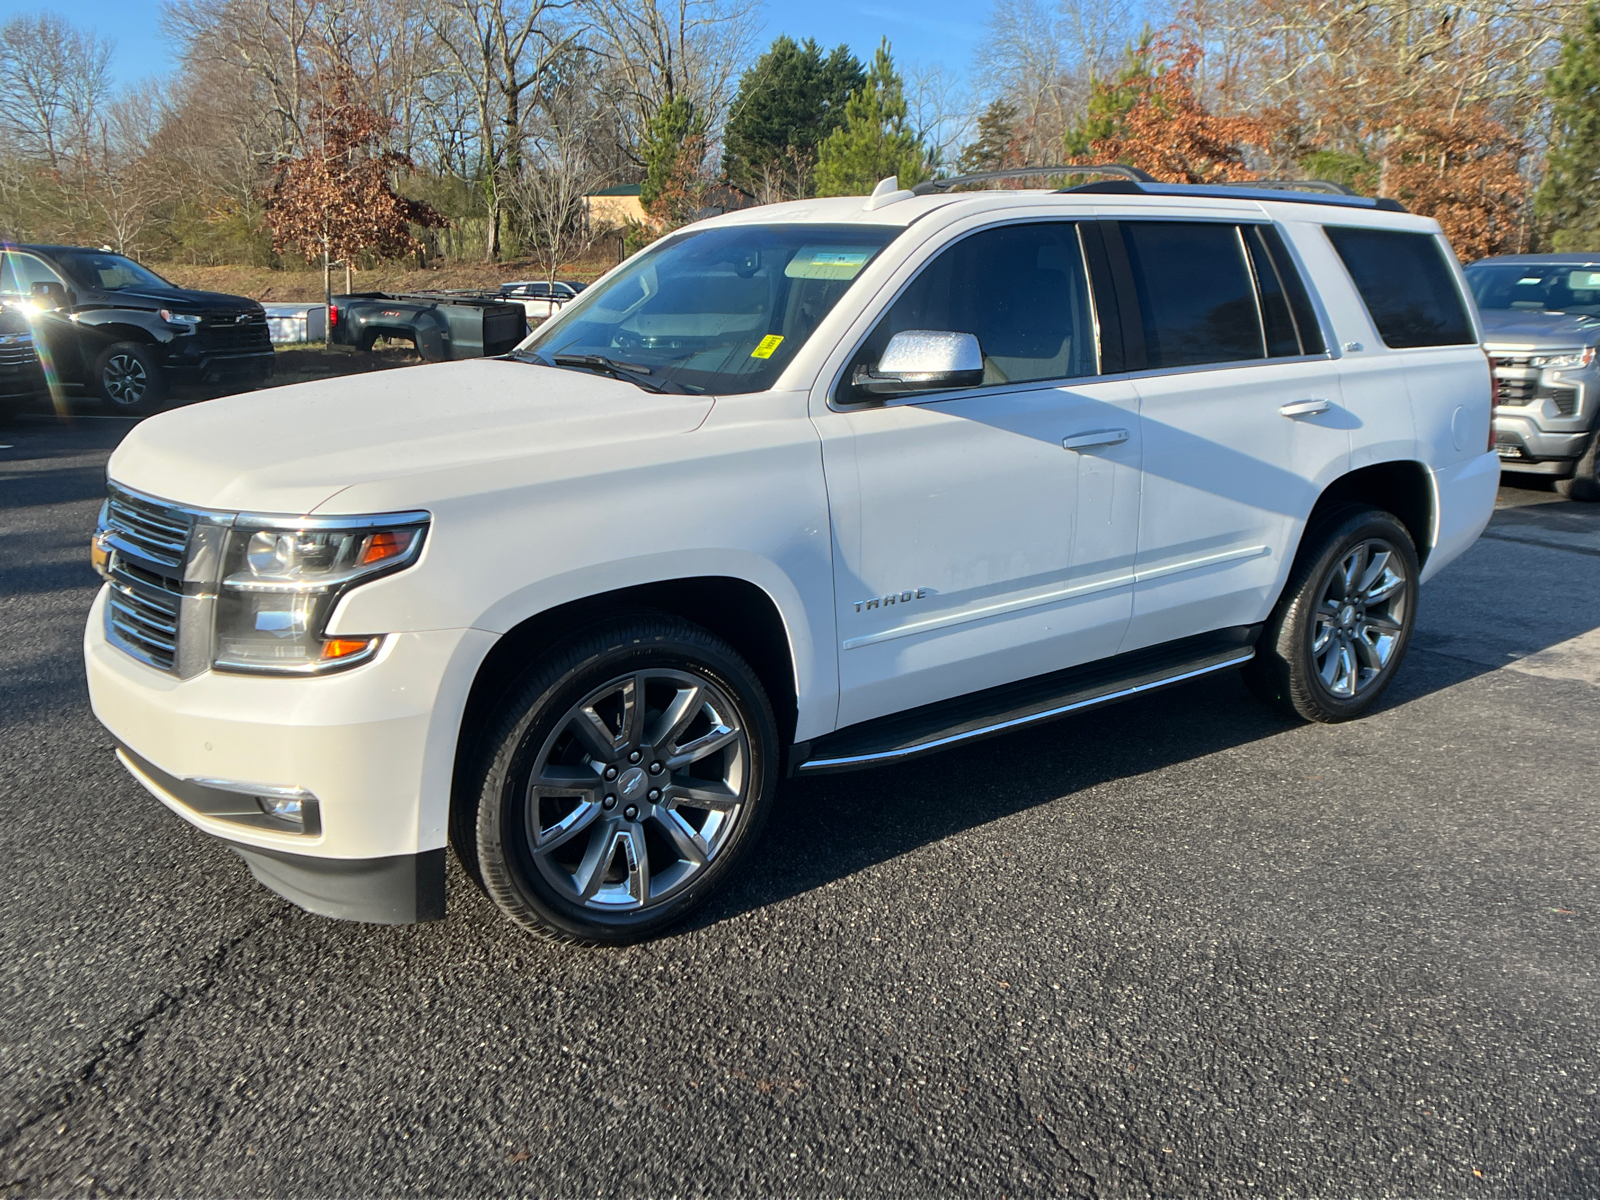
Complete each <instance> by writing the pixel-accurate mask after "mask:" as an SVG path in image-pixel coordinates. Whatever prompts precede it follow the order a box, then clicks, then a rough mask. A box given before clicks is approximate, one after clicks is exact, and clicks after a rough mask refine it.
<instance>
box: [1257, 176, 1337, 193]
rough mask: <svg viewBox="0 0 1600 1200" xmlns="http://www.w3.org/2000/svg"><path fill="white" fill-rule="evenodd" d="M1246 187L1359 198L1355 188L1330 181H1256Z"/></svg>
mask: <svg viewBox="0 0 1600 1200" xmlns="http://www.w3.org/2000/svg"><path fill="white" fill-rule="evenodd" d="M1245 186H1248V187H1258V188H1272V189H1273V190H1274V191H1284V192H1331V193H1332V194H1333V195H1335V196H1359V195H1360V194H1361V193H1360V192H1358V191H1356V190H1355V188H1352V187H1346V186H1345V185H1344V184H1342V183H1335V182H1334V181H1333V180H1331V179H1256V180H1253V181H1252V182H1250V183H1249V184H1247V185H1245Z"/></svg>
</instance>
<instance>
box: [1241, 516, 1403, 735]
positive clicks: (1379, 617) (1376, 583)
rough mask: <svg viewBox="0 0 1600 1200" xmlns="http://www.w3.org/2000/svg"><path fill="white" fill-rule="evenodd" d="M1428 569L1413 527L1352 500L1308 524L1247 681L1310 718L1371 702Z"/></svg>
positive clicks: (1390, 667)
mask: <svg viewBox="0 0 1600 1200" xmlns="http://www.w3.org/2000/svg"><path fill="white" fill-rule="evenodd" d="M1420 574H1421V572H1420V570H1419V568H1418V566H1417V551H1416V547H1415V546H1414V545H1413V544H1412V541H1411V535H1410V534H1409V533H1408V532H1406V527H1405V526H1404V525H1402V524H1401V523H1400V522H1399V520H1397V519H1396V518H1395V517H1393V516H1392V515H1390V514H1389V513H1386V512H1383V511H1381V510H1378V509H1373V508H1346V509H1341V510H1339V511H1338V512H1335V513H1331V514H1329V516H1328V518H1327V519H1325V520H1323V521H1321V522H1319V523H1318V525H1317V526H1316V528H1314V529H1312V530H1309V531H1308V535H1307V538H1306V541H1305V542H1304V543H1303V546H1302V550H1301V553H1300V554H1299V556H1298V557H1297V558H1296V561H1295V565H1294V568H1293V569H1292V570H1291V571H1290V573H1289V582H1288V584H1287V585H1286V586H1285V587H1284V590H1283V595H1282V597H1280V598H1279V600H1278V606H1277V607H1276V608H1275V609H1273V611H1272V616H1270V617H1269V618H1268V619H1267V624H1266V628H1265V629H1263V630H1262V633H1261V639H1260V641H1259V642H1257V643H1256V656H1255V658H1254V659H1253V660H1251V661H1250V662H1249V663H1248V664H1246V666H1245V669H1244V678H1245V682H1246V683H1247V684H1248V685H1249V687H1250V690H1251V691H1253V692H1254V693H1255V694H1256V695H1257V696H1259V697H1260V698H1261V699H1262V700H1265V701H1266V702H1267V703H1269V704H1272V705H1275V706H1276V707H1278V708H1281V709H1283V710H1285V711H1286V712H1288V713H1290V714H1292V715H1295V716H1299V717H1303V718H1304V719H1306V720H1308V721H1325V722H1335V721H1348V720H1350V719H1351V718H1352V717H1359V716H1360V715H1361V714H1362V713H1364V712H1366V711H1367V709H1369V708H1371V707H1372V706H1373V704H1375V703H1376V702H1377V700H1378V697H1379V696H1380V695H1382V694H1383V689H1384V688H1385V687H1387V686H1388V684H1389V680H1390V679H1392V678H1394V673H1395V669H1396V668H1397V667H1399V665H1400V660H1401V659H1402V658H1404V657H1405V653H1406V647H1407V646H1408V645H1410V642H1411V630H1412V628H1413V626H1414V625H1415V624H1416V619H1417V588H1418V578H1419V576H1420Z"/></svg>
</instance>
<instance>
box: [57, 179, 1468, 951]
mask: <svg viewBox="0 0 1600 1200" xmlns="http://www.w3.org/2000/svg"><path fill="white" fill-rule="evenodd" d="M1395 209H1396V206H1394V205H1393V204H1392V203H1389V202H1382V201H1380V202H1376V203H1375V202H1373V201H1370V200H1362V199H1358V198H1350V197H1340V196H1319V195H1312V194H1301V195H1296V194H1286V193H1284V192H1279V191H1270V190H1266V189H1251V188H1220V187H1213V188H1204V187H1183V186H1175V185H1160V184H1154V183H1143V182H1126V181H1112V182H1110V183H1101V184H1091V185H1089V186H1087V187H1083V188H1077V189H1073V190H1070V191H1066V192H1058V193H1051V192H1043V191H1026V190H1018V191H1009V192H997V191H983V192H952V193H948V194H924V195H914V194H912V193H911V192H908V191H903V190H900V189H898V188H897V187H896V186H895V185H894V183H893V181H885V184H884V185H880V187H879V189H878V191H877V192H876V193H874V195H873V196H872V197H871V198H868V199H863V198H860V197H857V198H854V199H827V200H811V201H801V202H798V203H792V204H780V205H774V206H770V207H764V208H756V209H750V210H746V211H742V212H736V213H731V214H728V215H726V216H721V217H718V218H715V219H713V220H708V221H705V222H702V223H700V224H697V225H693V226H690V227H689V228H686V229H683V230H681V231H679V232H677V233H675V234H673V235H672V236H670V237H667V238H665V239H663V240H661V241H660V242H657V243H656V244H655V245H653V246H651V247H649V248H648V249H647V250H645V251H644V252H642V253H640V254H639V255H637V256H635V257H634V258H632V259H630V260H629V261H628V262H626V263H623V264H622V265H621V266H619V267H617V268H616V269H615V270H614V271H612V272H611V273H610V274H609V275H608V276H606V277H605V278H604V279H602V280H601V281H600V282H598V283H596V284H595V285H593V286H591V287H590V288H588V289H587V290H586V291H585V292H584V293H583V295H582V297H581V298H579V299H578V300H576V301H574V302H573V303H572V304H570V305H568V306H566V307H565V308H564V309H563V310H562V311H561V313H560V315H559V316H557V317H556V318H554V319H553V320H551V321H550V322H549V323H548V324H547V325H545V326H544V327H543V328H541V329H540V330H538V331H537V332H536V333H535V334H534V335H533V336H532V337H530V338H529V339H528V340H527V341H526V342H524V343H523V345H522V346H521V347H520V348H519V349H518V351H517V352H515V353H514V354H512V355H511V356H509V357H507V358H502V359H495V360H478V361H471V362H462V363H451V364H442V365H438V366H425V367H418V368H414V369H411V370H408V371H405V372H403V373H399V374H396V373H394V372H385V373H382V374H378V375H369V376H363V377H357V378H353V379H343V380H337V381H328V382H321V383H309V384H299V385H296V386H293V387H284V388H278V389H275V390H273V391H271V392H265V393H257V394H254V395H244V396H236V397H231V398H228V399H223V400H216V401H212V402H210V403H206V404H200V405H195V406H192V407H189V408H185V409H181V410H178V411H174V412H169V413H166V414H163V415H161V416H158V417H155V418H153V419H151V420H148V421H146V422H144V423H143V424H142V425H140V426H139V427H138V428H137V429H135V430H134V431H133V432H132V433H131V434H130V435H129V436H128V437H127V439H126V440H125V441H124V442H123V443H122V445H121V447H120V448H119V449H118V450H117V452H116V454H115V455H114V456H113V457H112V459H111V463H110V468H109V475H110V499H109V500H108V502H107V505H106V508H105V510H104V515H103V518H102V521H101V527H100V530H99V531H98V532H97V534H96V536H95V558H96V561H97V563H98V565H99V566H100V568H101V570H102V572H103V573H104V574H105V576H106V580H107V582H106V585H105V586H104V587H103V588H102V589H101V592H100V595H99V597H98V598H97V599H96V601H95V604H94V609H93V612H92V613H91V615H90V619H89V624H88V630H87V633H86V637H85V655H86V658H87V661H88V673H89V685H90V691H91V695H92V697H93V702H94V710H95V713H96V715H97V716H98V717H99V719H100V720H101V721H102V722H103V723H104V724H105V726H106V727H107V728H108V729H109V730H110V731H111V733H112V734H113V735H114V737H115V738H116V740H117V743H118V745H119V747H120V748H119V750H118V754H119V757H120V758H121V760H122V762H123V763H124V764H125V765H126V766H127V768H128V769H129V770H130V771H132V772H133V774H134V775H135V776H136V777H137V778H138V779H139V781H140V782H141V783H142V784H144V786H145V787H147V788H148V789H149V790H150V791H151V792H152V793H154V795H155V796H156V797H157V799H159V800H160V801H161V802H162V803H164V804H166V805H167V806H168V807H169V808H171V809H172V810H173V811H174V812H176V813H177V814H178V815H179V816H181V817H182V818H183V819H185V820H187V821H189V822H190V823H191V824H193V825H195V826H197V827H199V828H200V829H203V830H205V831H206V832H207V833H210V834H213V835H215V836H216V837H218V838H220V839H222V840H223V841H224V842H225V843H226V844H227V845H228V846H229V847H230V848H232V849H233V850H235V851H237V852H238V853H239V854H241V855H242V856H243V857H244V858H245V860H246V861H247V862H248V863H249V865H250V868H251V870H252V871H253V872H254V873H255V874H256V876H257V878H258V879H260V880H261V881H262V882H263V883H265V884H266V885H267V886H269V887H271V888H273V889H275V890H277V891H278V892H280V893H281V894H282V895H284V896H286V897H288V898H289V899H291V900H293V901H294V902H295V903H297V904H299V905H301V906H302V907H304V908H307V909H310V910H311V911H313V912H317V913H323V914H327V915H330V916H339V917H347V918H353V919H357V920H364V921H387V922H406V921H414V920H426V919H431V918H438V917H440V916H442V915H443V912H444V893H445V847H446V843H447V841H448V842H451V843H453V844H454V846H455V848H456V852H457V854H458V856H459V857H460V859H461V862H462V864H463V865H464V866H465V868H466V870H467V873H468V874H469V875H470V876H472V877H473V878H474V879H475V880H476V881H477V882H478V883H480V884H481V885H482V887H483V888H484V889H485V891H486V892H487V893H488V894H489V896H491V897H492V898H493V900H494V902H495V903H496V904H497V905H498V906H499V907H500V908H501V909H502V910H503V911H504V912H505V914H506V915H507V916H509V917H510V918H511V919H512V920H514V921H516V922H518V923H519V924H521V925H522V926H524V927H526V928H527V929H529V930H532V931H535V932H537V933H541V934H544V935H546V936H549V937H552V938H557V939H565V940H572V941H581V942H590V943H617V942H624V941H628V940H632V939H636V938H639V937H643V936H646V935H649V934H651V933H654V932H655V931H657V930H659V929H661V928H662V927H663V926H665V925H667V924H668V923H670V922H672V921H675V920H677V919H679V918H681V917H682V916H683V915H684V914H685V913H687V912H688V911H689V910H690V909H692V908H694V907H695V906H696V905H698V904H699V903H701V902H702V901H704V900H705V898H706V897H707V896H708V895H709V894H710V893H711V892H713V891H714V890H715V889H716V888H717V887H718V886H719V885H720V884H721V883H722V882H724V881H725V880H726V879H727V878H728V877H729V875H730V874H731V873H732V872H734V871H735V870H736V869H737V867H738V864H739V863H740V861H741V860H743V859H744V857H745V855H746V853H747V852H748V851H749V849H750V846H751V844H752V843H753V842H754V840H755V839H756V836H757V834H758V832H759V830H760V828H761V825H762V822H763V820H764V819H765V817H766V815H767V813H768V810H769V809H770V808H771V806H772V804H773V799H774V793H775V790H776V788H777V786H778V781H779V779H780V777H781V776H783V775H784V774H785V773H791V774H793V773H799V774H805V773H810V772H814V771H838V770H845V769H850V768H855V767H864V766H871V765H874V764H879V763H891V762H899V761H903V760H905V759H907V758H910V757H912V756H914V755H918V754H922V753H925V752H928V751H932V750H936V749H940V748H942V747H946V746H951V745H956V744H960V743H963V742H967V741H970V740H972V739H974V738H979V737H983V736H986V735H989V734H994V733H1000V732H1004V731H1007V730H1012V729H1017V728H1020V727H1023V726H1025V725H1028V724H1029V723H1031V722H1038V721H1043V720H1046V719H1049V718H1052V717H1057V716H1060V715H1062V714H1064V713H1067V712H1070V711H1073V710H1076V709H1081V708H1085V707H1087V706H1090V705H1095V704H1102V703H1106V702H1108V701H1113V700H1116V699H1119V698H1122V697H1125V696H1129V695H1133V694H1135V693H1138V692H1144V691H1148V690H1150V689H1153V688H1157V687H1160V686H1163V685H1165V684H1170V683H1174V682H1176V681H1179V680H1184V679H1191V678H1194V677H1196V676H1200V675H1204V674H1206V673H1209V672H1216V671H1222V670H1227V669H1231V668H1240V667H1242V668H1244V671H1245V674H1246V678H1247V679H1248V681H1249V683H1250V686H1251V687H1252V688H1253V689H1254V690H1255V691H1256V692H1257V693H1258V694H1260V695H1261V696H1262V697H1263V698H1265V699H1267V700H1269V701H1272V702H1275V703H1277V704H1279V705H1281V706H1284V707H1285V708H1287V709H1288V710H1290V711H1292V712H1294V713H1298V714H1300V715H1301V716H1302V717H1306V718H1310V719H1313V720H1321V721H1338V720H1343V719H1346V718H1349V717H1354V716H1356V715H1358V714H1360V713H1361V712H1363V711H1364V710H1366V709H1367V708H1369V707H1370V706H1371V705H1372V704H1373V703H1374V701H1375V700H1376V699H1377V698H1378V696H1379V694H1380V693H1381V692H1382V690H1383V688H1384V686H1385V685H1386V684H1387V683H1388V681H1389V679H1390V678H1391V677H1392V676H1393V674H1394V672H1395V670H1396V668H1397V666H1398V665H1399V663H1400V660H1401V658H1402V657H1403V655H1404V653H1405V650H1406V646H1407V642H1408V640H1409V638H1410V635H1411V631H1412V627H1413V623H1414V621H1415V618H1416V607H1417V602H1418V586H1419V585H1420V584H1421V583H1423V582H1424V581H1426V580H1427V579H1428V578H1429V577H1430V576H1431V575H1433V574H1434V573H1436V572H1437V571H1438V570H1439V569H1440V568H1441V567H1443V566H1444V565H1445V564H1446V563H1448V562H1450V560H1451V559H1453V558H1455V557H1456V556H1457V555H1459V554H1460V553H1461V552H1462V551H1463V550H1464V549H1466V548H1467V546H1469V545H1470V544H1471V543H1472V541H1473V540H1474V539H1475V538H1476V537H1477V535H1478V533H1479V531H1480V530H1481V529H1482V528H1483V526H1484V524H1485V522H1486V521H1487V519H1488V517H1489V514H1490V511H1491V509H1492V507H1493V503H1494V496H1495V489H1496V485H1497V480H1498V475H1499V465H1498V462H1497V460H1496V457H1495V455H1494V453H1493V452H1492V451H1491V450H1490V449H1489V441H1490V430H1489V426H1490V413H1491V404H1492V389H1491V380H1490V371H1489V365H1488V363H1487V361H1486V359H1485V357H1484V353H1483V351H1482V350H1481V349H1480V348H1479V344H1478V343H1479V340H1480V339H1479V332H1478V328H1477V318H1476V314H1475V312H1474V309H1473V306H1472V304H1471V301H1470V299H1469V294H1468V293H1467V291H1466V289H1465V287H1464V285H1463V281H1462V278H1461V273H1460V270H1459V268H1458V266H1457V264H1456V261H1455V259H1454V257H1453V255H1452V254H1451V252H1450V248H1449V246H1448V245H1447V244H1446V242H1445V241H1444V239H1443V238H1442V237H1441V235H1440V233H1439V227H1438V226H1437V225H1436V224H1435V223H1434V222H1433V221H1431V220H1425V219H1423V218H1420V217H1415V216H1410V215H1407V214H1405V213H1404V212H1403V211H1395Z"/></svg>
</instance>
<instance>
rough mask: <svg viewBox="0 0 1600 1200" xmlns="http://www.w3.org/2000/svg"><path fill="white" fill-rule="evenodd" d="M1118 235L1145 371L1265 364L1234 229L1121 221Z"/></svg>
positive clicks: (1252, 298)
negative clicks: (1136, 301) (1130, 275)
mask: <svg viewBox="0 0 1600 1200" xmlns="http://www.w3.org/2000/svg"><path fill="white" fill-rule="evenodd" d="M1121 228H1122V236H1123V240H1124V243H1125V244H1126V246H1127V251H1128V266H1129V269H1130V270H1131V271H1132V273H1133V283H1134V288H1135V291H1136V293H1137V295H1138V298H1139V316H1140V318H1141V320H1142V323H1143V325H1144V341H1145V367H1146V368H1147V369H1151V370H1155V369H1158V368H1162V367H1193V366H1199V365H1202V364H1204V363H1221V362H1241V361H1249V360H1251V359H1260V358H1264V357H1265V356H1266V352H1265V347H1264V344H1263V341H1262V331H1261V320H1260V317H1259V316H1258V315H1257V313H1256V294H1255V284H1254V282H1253V281H1252V280H1251V278H1250V268H1249V266H1248V265H1247V264H1246V262H1245V253H1244V246H1243V245H1242V244H1241V239H1240V237H1239V231H1238V229H1237V228H1236V227H1235V226H1233V225H1222V224H1211V223H1205V222H1199V221H1195V222H1187V221H1183V222H1180V221H1124V222H1121Z"/></svg>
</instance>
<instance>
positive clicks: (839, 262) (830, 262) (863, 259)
mask: <svg viewBox="0 0 1600 1200" xmlns="http://www.w3.org/2000/svg"><path fill="white" fill-rule="evenodd" d="M871 257H872V251H870V250H857V249H855V248H854V247H851V246H802V247H800V250H799V253H797V254H796V255H795V256H794V257H793V258H791V259H790V260H789V265H788V266H786V267H784V269H783V273H784V274H785V275H787V276H788V277H789V278H790V279H854V278H855V277H856V275H857V274H859V273H860V271H861V268H862V267H864V266H866V265H867V259H869V258H871Z"/></svg>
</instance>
